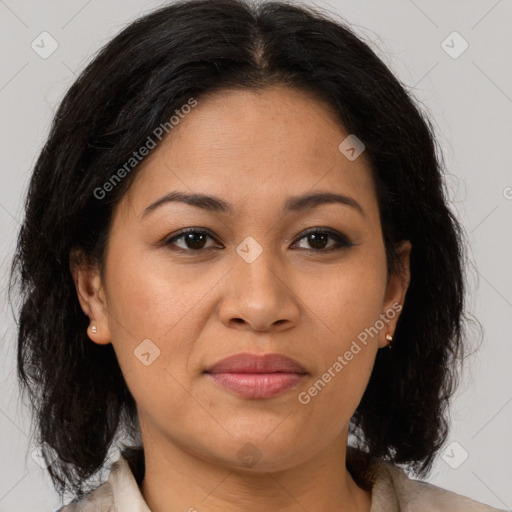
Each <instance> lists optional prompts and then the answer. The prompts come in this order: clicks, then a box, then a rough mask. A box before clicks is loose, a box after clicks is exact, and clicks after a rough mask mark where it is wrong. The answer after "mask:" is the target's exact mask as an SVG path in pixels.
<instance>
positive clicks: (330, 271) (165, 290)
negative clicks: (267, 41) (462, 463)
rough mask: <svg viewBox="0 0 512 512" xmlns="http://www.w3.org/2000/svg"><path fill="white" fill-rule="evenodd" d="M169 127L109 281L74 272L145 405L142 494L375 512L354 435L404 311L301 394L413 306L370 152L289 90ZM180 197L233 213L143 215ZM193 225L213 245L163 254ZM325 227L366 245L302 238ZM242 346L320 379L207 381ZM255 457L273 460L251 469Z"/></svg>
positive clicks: (114, 251) (201, 502)
mask: <svg viewBox="0 0 512 512" xmlns="http://www.w3.org/2000/svg"><path fill="white" fill-rule="evenodd" d="M234 113H236V115H234ZM170 135H171V136H169V137H168V138H167V139H165V140H164V141H163V143H162V144H161V145H160V146H159V147H157V148H156V149H155V150H153V152H152V153H151V154H150V155H149V156H148V157H147V158H146V160H145V161H144V167H143V168H142V169H141V170H140V171H139V172H138V174H137V175H136V177H135V180H134V182H133V184H132V185H131V187H130V188H129V190H128V192H127V193H126V194H125V195H124V196H123V198H122V200H121V202H120V203H119V204H118V205H117V207H116V209H115V211H114V216H113V223H112V226H111V231H110V234H109V241H108V247H107V252H106V260H105V269H104V279H102V278H101V276H100V273H99V269H98V268H97V267H94V266H93V267H86V266H84V265H81V266H76V267H73V276H74V279H75V283H76V287H77V293H78V297H79V300H80V303H81V305H82V308H83V310H84V312H85V313H86V314H87V315H88V316H89V318H90V320H91V326H92V325H95V326H96V327H97V332H96V333H94V332H92V329H91V326H90V327H89V329H88V335H89V337H90V339H91V340H92V341H93V342H94V343H98V344H108V343H112V344H113V347H114V350H115V353H116V356H117V358H118V360H119V364H120V366H121V369H122V372H123V375H124V377H125V380H126V382H127V385H128V387H129V389H130V391H131V393H132V394H133V397H134V399H135V401H136V403H137V409H138V414H139V422H140V428H141V435H142V440H143V443H144V447H145V457H146V474H145V478H144V481H143V483H142V486H141V492H142V494H143V496H144V499H145V500H146V502H147V503H148V506H149V507H150V509H151V510H152V511H153V512H164V511H166V512H169V511H171V512H174V511H186V510H194V509H196V510H198V511H223V512H226V511H227V512H229V511H235V510H236V511H239V510H245V511H248V512H252V511H262V510H280V511H284V512H288V511H301V512H303V511H304V510H307V511H309V512H313V511H320V510H343V511H358V512H359V511H366V512H368V511H369V510H370V505H371V494H370V493H368V492H366V491H364V490H363V489H361V488H360V487H358V486H357V485H356V484H355V482H354V480H353V479H352V476H351V475H350V473H349V472H348V471H347V469H346V466H345V457H346V446H347V440H348V437H347V436H348V425H349V421H350V418H351V416H352V415H353V413H354V411H355V409H356V407H357V405H358V403H359V402H360V400H361V397H362V395H363V393H364V390H365V388H366V386H367V383H368V380H369V378H370V375H371V371H372V368H373V364H374V361H375V356H376V354H377V350H378V349H379V348H382V347H384V346H385V345H386V344H387V342H386V339H385V336H386V334H388V333H390V334H393V332H394V330H395V328H396V322H397V321H398V317H399V314H396V316H395V317H394V318H393V319H390V320H388V322H387V323H386V324H385V327H384V328H383V329H381V330H380V331H379V333H378V335H375V336H374V337H369V338H368V343H367V345H366V346H363V345H362V347H363V348H362V350H361V351H360V352H359V353H358V354H357V355H355V356H354V358H353V359H352V360H351V361H350V362H349V363H348V364H347V365H346V366H345V367H344V368H343V370H342V371H341V372H339V373H337V374H336V377H335V378H332V380H331V381H330V382H329V383H328V384H327V385H326V386H325V387H324V388H323V389H322V390H321V392H319V393H318V394H317V395H316V396H314V397H312V398H311V400H310V402H309V403H308V404H305V405H303V404H302V403H300V402H299V400H298V394H299V393H300V392H301V391H307V390H308V388H310V387H311V386H312V385H313V383H314V382H316V381H317V380H318V379H319V378H320V377H321V376H322V374H324V373H325V372H326V371H327V369H328V368H329V367H332V366H333V364H334V363H335V361H336V360H337V357H338V356H339V355H343V354H344V353H345V352H346V351H347V350H349V348H350V346H351V344H352V342H353V341H354V340H356V339H357V336H358V334H360V333H361V332H362V331H364V329H365V328H369V327H370V326H373V325H375V323H376V321H377V320H378V319H379V316H380V315H381V314H386V312H388V311H389V310H390V309H392V307H393V304H395V305H396V304H400V305H403V303H404V299H405V294H406V291H407V287H408V285H409V280H410V275H409V254H410V249H411V245H410V243H409V242H408V241H404V242H403V243H402V244H401V245H400V247H399V250H400V254H401V258H402V269H403V270H402V273H401V274H399V275H389V276H388V273H387V267H386V257H385V250H384V242H383V238H382V229H381V224H380V218H379V211H378V204H377V197H376V194H375V188H374V184H373V181H372V179H371V174H370V167H369V164H368V161H367V160H366V157H365V154H364V152H363V154H362V155H361V156H360V157H358V158H357V159H356V160H354V161H350V160H348V159H347V158H346V157H345V155H344V154H342V153H341V152H340V150H339V149H338V146H339V144H340V143H341V142H342V141H343V140H344V139H345V138H346V137H347V135H348V133H347V132H346V131H345V130H344V128H343V126H341V125H340V123H339V121H338V120H337V119H336V118H335V117H334V116H333V115H332V114H331V113H330V112H329V110H328V109H327V108H326V106H324V105H323V103H321V102H320V101H318V100H316V99H314V98H311V97H309V96H308V95H306V94H305V93H303V92H300V91H296V90H292V89H289V88H286V87H282V86H273V87H271V88H267V89H264V90H263V91H259V92H249V91H224V92H223V93H222V94H218V95H212V96H208V97H201V98H199V99H198V105H197V106H196V107H195V108H194V109H192V111H191V112H190V113H189V114H188V115H186V116H185V118H184V119H183V120H181V121H180V123H179V125H177V126H176V127H175V128H174V129H173V130H172V132H171V134H170ZM171 191H181V192H195V193H204V194H209V195H214V196H217V197H219V198H221V199H223V200H224V201H227V202H228V203H230V204H231V206H232V208H233V210H234V212H235V213H234V215H230V214H228V213H224V212H209V211H206V210H204V209H201V208H199V207H196V206H192V205H188V204H184V203H179V202H174V203H166V204H164V205H162V206H160V207H158V208H155V209H154V210H153V211H151V212H149V213H147V214H146V215H142V212H144V210H145V208H146V207H148V205H150V204H151V203H153V202H154V201H156V200H158V199H159V198H161V197H162V196H164V195H165V194H167V193H169V192H171ZM313 191H323V192H336V193H339V194H345V195H347V196H350V197H351V198H353V199H355V200H356V201H357V202H358V203H359V204H360V206H361V207H362V209H363V210H364V215H362V214H361V213H359V212H358V211H357V210H356V209H355V208H352V207H350V206H347V205H342V204H338V203H329V204H322V205H320V206H317V207H315V208H312V209H307V210H303V211H299V212H292V213H288V214H286V215H285V214H284V213H283V206H284V203H285V201H286V200H287V199H288V198H289V197H290V196H298V195H301V194H304V193H307V192H313ZM188 227H195V228H202V229H208V230H210V232H211V234H212V236H211V237H207V238H206V239H205V240H204V241H203V242H202V244H203V245H201V244H200V243H198V242H197V239H196V242H195V245H194V243H189V244H188V245H187V243H186V240H185V239H184V238H181V239H179V240H176V241H175V242H174V245H167V246H166V245H165V243H164V242H165V240H166V239H168V238H169V237H170V236H171V235H173V234H176V233H178V232H179V231H180V230H181V229H183V228H188ZM311 227H318V228H326V227H328V228H331V229H333V230H335V231H336V232H339V233H340V234H342V235H345V236H346V237H347V238H348V239H349V240H350V241H351V242H352V243H353V244H355V245H353V246H352V247H341V249H340V250H338V251H333V252H330V253H328V252H325V251H326V249H328V248H329V247H332V246H336V245H337V241H336V240H335V239H333V238H327V239H325V240H324V241H323V242H322V241H320V243H319V242H318V241H317V242H316V245H315V243H314V242H312V241H311V238H308V237H305V235H304V234H303V232H304V231H305V230H306V229H308V228H311ZM249 236H250V237H252V238H253V239H255V240H256V241H257V242H258V244H259V245H260V246H261V248H262V253H261V254H260V256H259V257H258V258H257V259H256V260H255V261H253V262H252V263H248V262H247V261H246V260H244V259H243V258H242V257H240V256H239V254H238V253H237V252H236V249H237V247H238V246H239V245H240V244H241V242H242V241H243V240H244V239H246V237H249ZM317 240H318V239H317ZM322 243H323V245H322ZM191 247H192V248H191ZM194 247H205V248H203V249H201V251H202V252H200V251H199V252H198V250H197V249H195V252H194ZM179 248H181V249H182V252H181V253H180V252H179ZM315 248H316V249H317V250H316V252H315ZM185 251H188V252H185ZM321 251H324V252H321ZM145 339H150V340H151V341H152V342H153V343H154V344H155V345H156V346H158V348H159V350H160V355H159V357H157V358H156V359H154V361H153V362H152V363H151V364H149V365H148V366H146V365H144V364H143V363H142V362H141V361H140V360H139V359H138V358H137V357H136V356H135V355H134V350H136V349H137V347H138V346H139V344H140V343H141V342H142V340H145ZM239 352H251V353H254V354H264V353H269V352H277V353H280V354H283V355H286V356H288V357H291V358H293V359H296V360H297V361H299V363H301V364H302V365H303V366H304V367H305V368H306V370H307V372H308V375H307V376H306V377H305V378H304V379H303V380H302V381H301V382H300V384H299V386H298V387H296V388H295V389H290V390H287V391H285V392H284V393H281V394H279V395H277V396H274V397H272V398H268V399H260V400H258V399H248V398H242V397H239V396H237V395H235V394H234V393H232V392H231V391H228V390H226V389H224V388H222V387H220V386H219V385H217V384H216V383H215V382H212V381H211V379H210V378H208V376H207V375H205V374H204V373H203V371H204V370H205V369H206V368H207V367H208V366H210V365H212V364H213V363H215V362H217V361H219V360H220V359H222V358H224V357H226V356H228V355H232V354H236V353H239ZM247 443H252V445H253V446H251V447H249V448H248V445H247ZM249 446H250V445H249ZM244 447H245V448H244ZM241 449H242V450H245V451H251V450H252V452H255V453H257V454H258V456H259V457H260V458H259V460H257V461H256V463H255V464H253V465H251V466H249V465H247V464H244V463H243V461H242V460H241V459H240V458H239V456H238V452H239V450H241ZM242 453H243V452H242ZM191 507H194V508H191Z"/></svg>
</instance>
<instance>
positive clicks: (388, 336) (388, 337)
mask: <svg viewBox="0 0 512 512" xmlns="http://www.w3.org/2000/svg"><path fill="white" fill-rule="evenodd" d="M386 340H387V341H388V343H387V345H386V346H387V347H388V348H389V349H390V348H391V342H392V341H393V336H391V334H386Z"/></svg>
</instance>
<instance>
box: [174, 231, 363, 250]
mask: <svg viewBox="0 0 512 512" xmlns="http://www.w3.org/2000/svg"><path fill="white" fill-rule="evenodd" d="M208 238H211V239H212V240H214V237H213V236H212V235H211V234H210V233H209V232H208V231H206V230H204V229H198V228H187V229H184V230H182V231H180V232H179V233H178V234H176V235H174V236H172V237H171V238H168V239H167V240H166V241H165V242H164V245H166V246H175V247H176V248H177V249H178V250H181V251H184V252H201V251H203V250H206V249H212V248H214V246H210V247H208V246H207V245H206V244H207V241H208ZM329 239H331V240H334V244H331V246H329V245H328V241H329ZM301 240H305V241H306V243H307V244H309V245H310V246H311V247H312V248H307V247H299V248H300V249H305V250H310V251H313V252H331V251H339V250H341V249H344V248H348V247H352V246H354V245H355V244H353V243H352V242H350V240H349V239H348V238H347V237H346V236H345V235H342V234H341V233H338V232H337V231H334V230H332V229H330V228H311V229H309V230H308V231H306V232H305V233H303V234H302V236H301V237H300V238H299V239H298V241H297V242H295V243H294V244H293V245H297V244H298V243H299V242H300V241H301ZM178 241H180V242H181V243H182V245H181V246H180V245H177V242H178ZM326 247H327V248H326Z"/></svg>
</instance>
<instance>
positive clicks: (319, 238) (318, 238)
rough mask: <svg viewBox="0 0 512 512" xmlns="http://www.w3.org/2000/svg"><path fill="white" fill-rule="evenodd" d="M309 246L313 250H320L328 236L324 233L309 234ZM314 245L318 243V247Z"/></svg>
mask: <svg viewBox="0 0 512 512" xmlns="http://www.w3.org/2000/svg"><path fill="white" fill-rule="evenodd" d="M309 236H310V241H309V243H310V245H311V246H312V247H313V248H315V249H322V248H323V247H324V246H325V242H326V240H327V238H328V235H326V234H325V233H320V234H318V233H311V234H310V235H309ZM315 243H320V247H316V246H315Z"/></svg>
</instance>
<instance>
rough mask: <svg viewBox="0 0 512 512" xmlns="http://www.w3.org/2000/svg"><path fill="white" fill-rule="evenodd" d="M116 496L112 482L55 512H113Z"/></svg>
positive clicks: (100, 486)
mask: <svg viewBox="0 0 512 512" xmlns="http://www.w3.org/2000/svg"><path fill="white" fill-rule="evenodd" d="M113 511H114V496H113V493H112V486H111V484H110V482H103V483H102V484H101V485H99V486H98V487H96V488H95V489H93V490H92V491H90V492H88V493H87V494H86V495H85V496H83V497H82V498H80V499H78V498H75V499H74V500H73V501H72V502H70V503H68V504H67V505H64V506H63V507H61V508H59V509H58V510H56V511H55V512H113Z"/></svg>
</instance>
